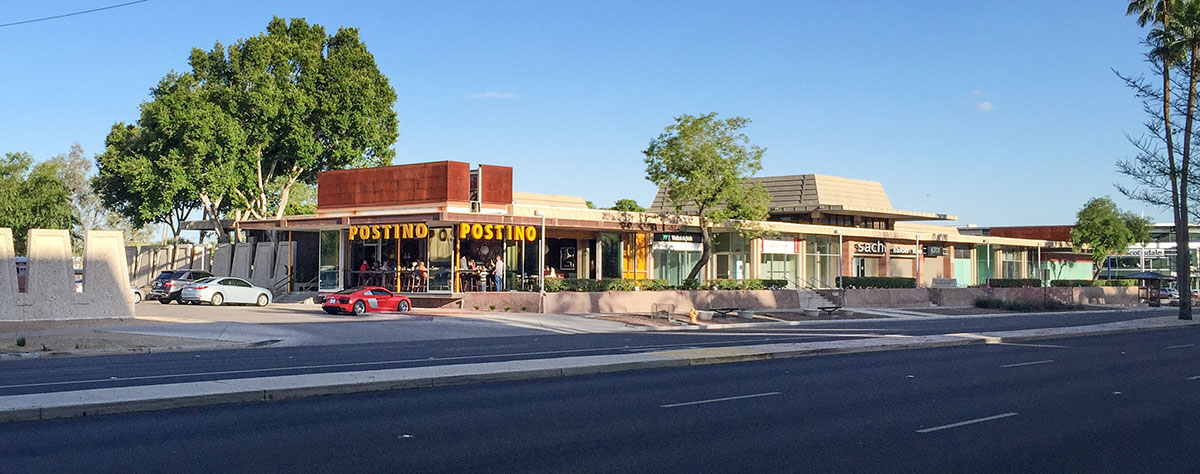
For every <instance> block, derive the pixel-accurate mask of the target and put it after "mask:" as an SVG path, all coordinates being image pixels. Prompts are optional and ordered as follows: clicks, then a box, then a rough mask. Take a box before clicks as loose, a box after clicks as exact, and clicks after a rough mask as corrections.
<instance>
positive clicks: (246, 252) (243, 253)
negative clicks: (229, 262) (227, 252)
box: [229, 242, 254, 280]
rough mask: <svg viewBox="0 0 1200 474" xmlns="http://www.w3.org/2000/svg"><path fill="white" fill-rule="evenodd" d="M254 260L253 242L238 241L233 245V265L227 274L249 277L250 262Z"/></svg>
mask: <svg viewBox="0 0 1200 474" xmlns="http://www.w3.org/2000/svg"><path fill="white" fill-rule="evenodd" d="M252 262H254V244H252V243H248V242H238V243H236V244H234V245H233V266H232V267H230V268H229V276H235V277H238V278H244V279H247V280H249V279H250V264H251V263H252Z"/></svg>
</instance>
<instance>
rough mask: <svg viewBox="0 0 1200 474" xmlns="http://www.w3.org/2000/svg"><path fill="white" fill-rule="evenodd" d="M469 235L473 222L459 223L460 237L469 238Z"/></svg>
mask: <svg viewBox="0 0 1200 474" xmlns="http://www.w3.org/2000/svg"><path fill="white" fill-rule="evenodd" d="M468 235H471V224H466V223H464V224H459V225H458V238H460V239H465V238H467V236H468Z"/></svg>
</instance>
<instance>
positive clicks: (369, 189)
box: [317, 161, 471, 209]
mask: <svg viewBox="0 0 1200 474" xmlns="http://www.w3.org/2000/svg"><path fill="white" fill-rule="evenodd" d="M470 173H471V170H470V165H468V164H467V163H462V162H457V161H439V162H433V163H416V164H409V165H398V166H383V167H379V168H360V169H349V170H332V171H326V172H324V173H321V174H320V176H318V177H317V208H319V209H340V208H355V207H369V206H381V205H406V204H424V203H434V202H447V201H466V200H467V199H468V198H469V192H470V190H469V189H468V187H469V181H468V180H469V176H470Z"/></svg>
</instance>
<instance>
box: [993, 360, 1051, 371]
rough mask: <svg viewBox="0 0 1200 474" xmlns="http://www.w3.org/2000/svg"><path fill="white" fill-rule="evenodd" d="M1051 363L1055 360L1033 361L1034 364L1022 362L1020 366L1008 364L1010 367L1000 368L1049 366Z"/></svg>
mask: <svg viewBox="0 0 1200 474" xmlns="http://www.w3.org/2000/svg"><path fill="white" fill-rule="evenodd" d="M1051 362H1054V360H1053V359H1051V360H1037V361H1033V362H1021V363H1020V364H1008V365H1002V366H1000V367H1003V368H1006V369H1007V368H1009V367H1021V366H1025V365H1037V364H1049V363H1051Z"/></svg>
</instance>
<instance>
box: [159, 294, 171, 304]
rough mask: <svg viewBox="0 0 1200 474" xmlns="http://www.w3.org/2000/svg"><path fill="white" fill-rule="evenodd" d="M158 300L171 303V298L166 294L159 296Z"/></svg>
mask: <svg viewBox="0 0 1200 474" xmlns="http://www.w3.org/2000/svg"><path fill="white" fill-rule="evenodd" d="M158 302H159V303H162V304H171V298H168V297H166V296H160V297H158Z"/></svg>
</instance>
